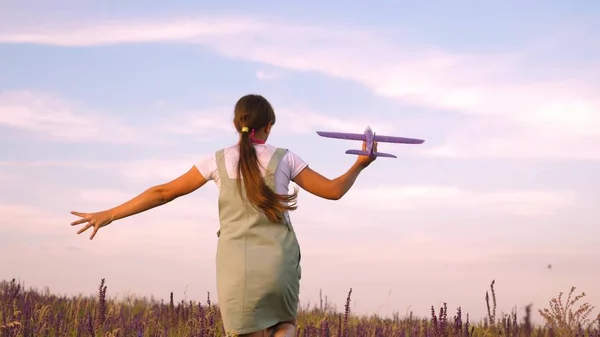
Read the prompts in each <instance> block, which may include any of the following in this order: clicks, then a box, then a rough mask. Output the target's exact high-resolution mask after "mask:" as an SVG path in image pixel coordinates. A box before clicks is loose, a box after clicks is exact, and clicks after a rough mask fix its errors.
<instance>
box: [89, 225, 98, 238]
mask: <svg viewBox="0 0 600 337" xmlns="http://www.w3.org/2000/svg"><path fill="white" fill-rule="evenodd" d="M99 228H100V226H94V231H93V232H92V235H90V240H91V239H93V238H94V236H96V233H98V229H99Z"/></svg>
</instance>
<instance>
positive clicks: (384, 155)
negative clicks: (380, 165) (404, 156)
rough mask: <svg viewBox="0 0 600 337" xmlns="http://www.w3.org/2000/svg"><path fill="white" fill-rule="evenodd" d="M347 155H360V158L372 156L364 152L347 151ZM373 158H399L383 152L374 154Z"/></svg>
mask: <svg viewBox="0 0 600 337" xmlns="http://www.w3.org/2000/svg"><path fill="white" fill-rule="evenodd" d="M346 154H355V155H359V156H368V155H370V153H369V152H367V151H363V150H347V151H346ZM373 156H375V157H386V158H398V157H396V156H394V155H393V154H389V153H383V152H374V153H373Z"/></svg>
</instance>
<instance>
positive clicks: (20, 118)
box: [0, 91, 142, 143]
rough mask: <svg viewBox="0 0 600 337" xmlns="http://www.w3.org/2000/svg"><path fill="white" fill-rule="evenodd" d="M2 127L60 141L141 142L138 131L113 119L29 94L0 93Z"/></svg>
mask: <svg viewBox="0 0 600 337" xmlns="http://www.w3.org/2000/svg"><path fill="white" fill-rule="evenodd" d="M2 125H4V126H7V127H10V128H15V129H18V130H23V131H28V132H32V133H34V134H37V135H42V136H43V137H47V138H52V139H56V140H61V141H72V142H102V143H131V142H135V141H138V140H139V139H141V138H142V134H141V132H140V130H137V129H135V128H132V127H129V126H127V125H125V124H124V123H123V122H121V121H119V120H117V119H115V118H112V117H109V116H106V115H105V114H99V113H94V112H90V111H86V110H85V109H84V108H81V107H78V106H77V105H76V104H73V103H70V102H66V101H64V100H63V99H61V98H59V97H57V96H56V95H52V94H48V93H39V92H30V91H5V92H0V126H2Z"/></svg>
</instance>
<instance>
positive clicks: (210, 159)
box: [195, 153, 217, 180]
mask: <svg viewBox="0 0 600 337" xmlns="http://www.w3.org/2000/svg"><path fill="white" fill-rule="evenodd" d="M195 166H196V168H197V169H198V171H200V174H202V176H203V177H204V179H206V180H214V178H215V172H217V158H216V157H215V154H214V153H213V154H210V155H206V156H204V157H202V158H200V160H198V162H197V163H196V164H195Z"/></svg>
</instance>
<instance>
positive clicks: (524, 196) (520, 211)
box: [345, 186, 574, 216]
mask: <svg viewBox="0 0 600 337" xmlns="http://www.w3.org/2000/svg"><path fill="white" fill-rule="evenodd" d="M345 199H346V200H347V201H348V202H349V203H351V204H353V205H356V206H359V205H360V206H362V207H365V208H370V209H374V210H394V211H406V210H427V209H436V210H439V211H465V210H466V211H469V212H471V213H474V212H482V213H495V214H511V215H519V216H548V215H552V214H553V213H555V212H556V211H558V210H561V209H564V208H566V207H569V206H571V205H573V204H574V196H573V194H572V193H570V192H545V191H529V190H506V191H485V192H483V191H481V192H479V191H473V190H466V189H462V188H459V187H455V186H390V187H380V188H372V189H363V190H354V191H353V193H352V195H349V196H348V197H347V198H345Z"/></svg>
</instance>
